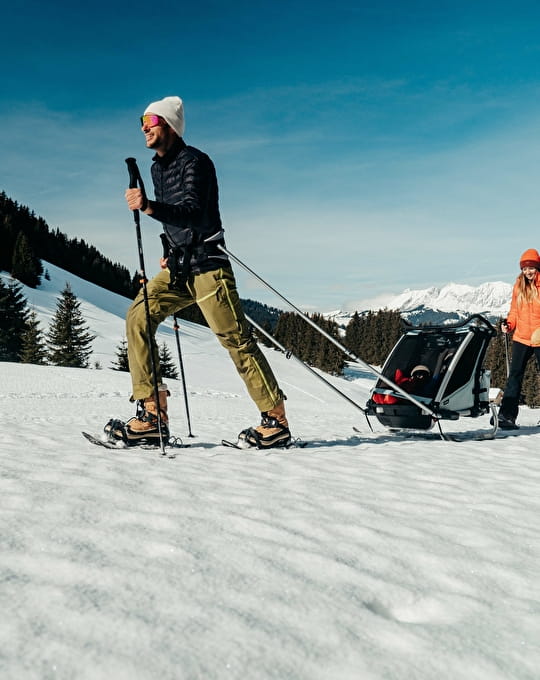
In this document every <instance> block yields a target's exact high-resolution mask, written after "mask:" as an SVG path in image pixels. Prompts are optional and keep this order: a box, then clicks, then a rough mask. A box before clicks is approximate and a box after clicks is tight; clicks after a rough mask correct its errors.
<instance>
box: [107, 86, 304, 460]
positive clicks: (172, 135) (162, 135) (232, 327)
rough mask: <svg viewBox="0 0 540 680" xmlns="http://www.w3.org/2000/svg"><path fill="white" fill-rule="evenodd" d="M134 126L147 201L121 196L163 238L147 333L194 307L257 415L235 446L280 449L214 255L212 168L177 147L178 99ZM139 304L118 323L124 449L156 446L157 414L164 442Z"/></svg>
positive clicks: (164, 420)
mask: <svg viewBox="0 0 540 680" xmlns="http://www.w3.org/2000/svg"><path fill="white" fill-rule="evenodd" d="M141 125H142V132H143V134H144V137H145V140H146V146H147V148H149V149H152V150H154V151H155V156H154V158H153V161H154V162H153V165H152V169H151V173H152V180H153V183H154V191H155V200H149V199H148V198H147V197H146V196H145V194H144V192H143V190H142V189H141V188H140V187H139V188H132V189H127V191H126V194H125V195H126V201H127V204H128V207H129V208H130V209H131V210H140V211H142V212H144V213H145V214H146V215H148V216H149V217H152V218H153V219H155V220H157V221H158V222H161V224H162V226H163V231H164V234H163V235H162V240H163V242H164V246H165V252H164V257H163V258H162V260H161V263H160V264H161V268H162V269H161V271H160V273H159V274H157V276H155V277H154V278H153V279H152V280H150V281H149V282H148V284H147V295H148V304H149V311H150V324H151V333H152V335H155V332H156V330H157V327H158V326H159V324H160V323H161V322H162V321H163V320H164V319H165V318H166V317H167V316H169V315H171V314H173V313H175V312H178V311H179V310H181V309H183V308H185V307H187V306H189V305H192V304H197V305H198V306H199V308H200V309H201V312H202V313H203V315H204V318H205V319H206V322H207V323H208V325H209V327H210V328H211V329H212V331H213V332H214V333H215V335H216V337H217V338H218V340H219V342H220V343H221V344H222V346H223V347H224V348H225V349H227V350H228V352H229V354H230V356H231V359H232V360H233V362H234V364H235V366H236V368H237V370H238V373H239V375H240V377H241V378H242V379H243V380H244V382H245V384H246V387H247V390H248V393H249V395H250V396H251V398H252V400H253V401H254V402H255V404H256V406H257V408H258V410H259V411H260V412H261V416H262V420H261V424H260V425H258V426H257V427H250V428H247V429H245V430H243V431H242V432H241V433H240V434H239V437H238V439H239V443H241V444H242V445H245V446H256V447H259V448H269V447H276V446H286V445H287V444H289V443H290V441H291V434H290V431H289V426H288V422H287V418H286V415H285V406H284V399H285V396H284V394H283V392H282V391H281V389H280V388H279V386H278V383H277V381H276V378H275V377H274V374H273V372H272V370H271V368H270V366H269V364H268V362H267V360H266V358H265V357H264V355H263V354H262V352H261V350H260V348H259V347H258V345H257V343H256V342H255V340H254V339H253V337H252V335H251V333H250V331H249V326H248V323H247V322H246V319H245V317H244V313H243V310H242V306H241V303H240V299H239V296H238V292H237V289H236V282H235V278H234V274H233V271H232V268H231V266H230V262H229V260H228V258H227V256H226V255H225V254H224V253H223V252H222V251H221V250H220V249H219V248H218V245H220V244H221V245H224V239H223V229H222V224H221V217H220V213H219V204H218V183H217V178H216V172H215V168H214V165H213V163H212V161H211V159H210V158H209V157H208V156H207V155H206V154H205V153H203V152H202V151H199V150H198V149H195V148H194V147H192V146H187V145H186V143H185V142H184V140H183V134H184V107H183V103H182V100H181V99H180V98H179V97H165V98H164V99H161V100H159V101H157V102H153V103H151V104H149V105H148V107H147V108H146V110H145V112H144V115H143V116H142V117H141ZM143 302H144V300H143V294H142V291H141V292H140V293H139V294H138V295H137V297H136V298H135V300H134V302H133V304H132V305H131V307H130V308H129V310H128V313H127V318H126V332H127V341H128V358H129V370H130V374H131V379H132V385H133V393H132V396H131V401H137V403H138V410H137V415H136V416H135V417H134V418H131V419H130V420H129V421H128V422H127V423H126V427H125V434H126V435H127V438H128V440H129V442H130V443H132V442H137V441H141V440H145V441H149V440H152V439H156V440H159V437H160V433H159V428H158V418H157V416H158V408H159V409H160V414H161V426H162V429H164V430H165V434H166V435H167V436H168V415H167V396H168V391H167V388H166V386H165V385H163V384H162V382H161V375H160V369H159V359H158V356H157V352H155V351H154V356H155V366H156V367H157V368H156V370H157V373H158V375H157V378H158V384H159V405H158V404H156V399H155V396H154V393H155V391H154V388H153V376H152V361H151V356H150V348H149V344H148V337H147V319H146V315H145V308H144V304H143ZM154 350H155V342H154ZM113 434H114V433H113Z"/></svg>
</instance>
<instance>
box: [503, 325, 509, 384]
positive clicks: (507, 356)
mask: <svg viewBox="0 0 540 680" xmlns="http://www.w3.org/2000/svg"><path fill="white" fill-rule="evenodd" d="M509 345H510V341H509V340H508V333H505V334H504V354H505V360H506V379H507V380H508V377H509V375H510V359H509V350H508V346H509Z"/></svg>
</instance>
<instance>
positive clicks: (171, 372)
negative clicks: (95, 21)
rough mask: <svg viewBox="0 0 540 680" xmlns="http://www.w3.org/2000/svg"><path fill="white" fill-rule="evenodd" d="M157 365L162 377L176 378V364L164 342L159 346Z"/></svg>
mask: <svg viewBox="0 0 540 680" xmlns="http://www.w3.org/2000/svg"><path fill="white" fill-rule="evenodd" d="M159 365H160V367H161V376H162V377H163V378H171V379H172V380H178V370H177V369H176V365H175V363H174V361H173V358H172V356H171V353H170V351H169V348H168V347H167V344H166V343H165V342H163V344H162V345H161V346H160V348H159Z"/></svg>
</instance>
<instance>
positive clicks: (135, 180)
mask: <svg viewBox="0 0 540 680" xmlns="http://www.w3.org/2000/svg"><path fill="white" fill-rule="evenodd" d="M126 163H127V167H128V172H129V188H130V189H136V188H137V184H138V185H139V187H140V188H141V190H142V192H143V194H146V192H145V190H144V184H143V181H142V177H141V173H140V172H139V168H138V167H137V161H136V160H135V158H126ZM133 219H134V221H135V231H136V233H137V248H138V251H139V266H140V271H139V274H140V277H141V278H140V283H141V285H142V289H143V299H144V313H145V315H146V334H147V340H148V350H149V352H150V365H151V368H152V383H153V387H154V399H155V401H156V411H157V422H158V432H159V443H160V446H161V453H162V455H166V453H165V441H164V437H163V421H162V418H161V405H160V402H159V385H158V379H157V366H156V355H155V340H154V336H153V334H152V323H151V321H150V306H149V304H148V289H147V287H146V284H147V282H148V279H147V278H146V272H145V268H144V255H143V245H142V236H141V219H140V215H139V211H138V210H133Z"/></svg>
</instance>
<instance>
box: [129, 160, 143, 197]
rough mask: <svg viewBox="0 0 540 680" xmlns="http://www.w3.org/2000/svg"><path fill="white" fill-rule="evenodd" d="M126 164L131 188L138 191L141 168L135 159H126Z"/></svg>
mask: <svg viewBox="0 0 540 680" xmlns="http://www.w3.org/2000/svg"><path fill="white" fill-rule="evenodd" d="M126 163H127V167H128V172H129V188H130V189H136V188H137V182H138V180H139V177H140V176H141V175H140V173H139V168H138V167H137V161H136V160H135V158H126Z"/></svg>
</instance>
